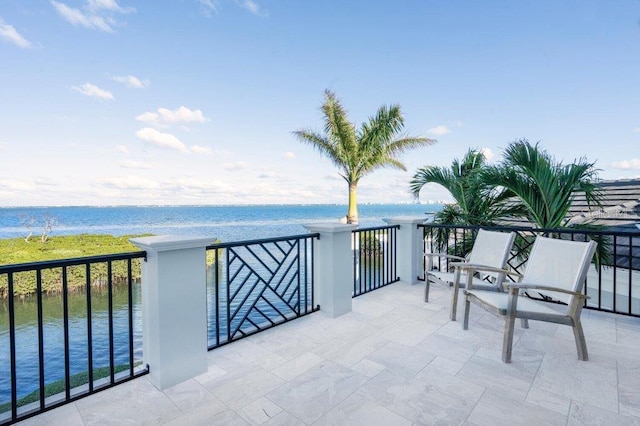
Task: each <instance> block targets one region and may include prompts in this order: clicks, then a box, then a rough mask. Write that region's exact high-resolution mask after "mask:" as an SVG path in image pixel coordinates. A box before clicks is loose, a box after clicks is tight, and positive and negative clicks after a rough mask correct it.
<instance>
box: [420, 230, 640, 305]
mask: <svg viewBox="0 0 640 426" xmlns="http://www.w3.org/2000/svg"><path fill="white" fill-rule="evenodd" d="M418 226H419V227H421V228H423V230H424V234H423V235H424V241H425V243H424V244H425V245H424V249H425V250H428V251H430V252H445V253H449V254H457V255H461V256H464V255H466V254H467V253H468V252H469V251H470V250H471V248H472V246H473V241H474V238H475V235H476V234H477V231H478V229H479V228H478V227H472V226H451V225H435V224H424V225H418ZM484 228H485V229H491V230H496V231H507V232H509V231H514V232H515V233H516V240H515V243H514V247H513V249H512V252H511V254H510V256H509V260H508V266H509V268H510V269H512V270H514V271H516V272H519V273H522V272H524V267H525V265H526V262H527V258H528V253H529V251H530V248H531V246H532V245H533V241H534V239H535V237H536V236H537V235H543V236H552V237H554V238H563V239H568V240H580V241H586V240H590V239H593V240H596V241H597V242H598V250H597V251H596V256H595V261H594V263H593V264H592V265H591V267H590V269H589V272H588V274H587V282H586V285H585V287H584V293H585V294H587V295H588V296H589V299H588V300H587V302H586V305H585V307H586V308H588V309H595V310H599V311H606V312H612V313H616V314H623V315H631V316H639V317H640V232H616V231H610V230H609V231H608V230H599V231H596V230H585V229H569V228H563V229H540V228H527V227H484ZM433 267H434V268H438V269H441V270H445V268H448V263H447V262H446V261H444V260H436V261H435V263H434V265H433Z"/></svg>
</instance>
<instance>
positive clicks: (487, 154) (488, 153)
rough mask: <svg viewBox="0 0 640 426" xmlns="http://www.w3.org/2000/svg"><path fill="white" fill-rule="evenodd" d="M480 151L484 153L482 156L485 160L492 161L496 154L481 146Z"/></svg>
mask: <svg viewBox="0 0 640 426" xmlns="http://www.w3.org/2000/svg"><path fill="white" fill-rule="evenodd" d="M480 152H481V153H482V155H484V158H486V160H487V161H492V160H493V159H494V158H495V156H496V154H495V153H494V152H493V151H491V149H489V148H482V149H481V150H480Z"/></svg>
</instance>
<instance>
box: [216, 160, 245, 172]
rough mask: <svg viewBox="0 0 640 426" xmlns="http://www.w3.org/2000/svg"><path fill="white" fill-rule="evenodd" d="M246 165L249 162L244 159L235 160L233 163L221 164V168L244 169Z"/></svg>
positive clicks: (230, 169)
mask: <svg viewBox="0 0 640 426" xmlns="http://www.w3.org/2000/svg"><path fill="white" fill-rule="evenodd" d="M247 167H249V164H248V163H247V162H246V161H236V162H235V163H223V164H222V168H223V169H225V170H229V171H233V170H245V169H246V168H247Z"/></svg>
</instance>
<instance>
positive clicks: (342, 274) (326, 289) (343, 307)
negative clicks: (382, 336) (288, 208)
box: [305, 223, 357, 318]
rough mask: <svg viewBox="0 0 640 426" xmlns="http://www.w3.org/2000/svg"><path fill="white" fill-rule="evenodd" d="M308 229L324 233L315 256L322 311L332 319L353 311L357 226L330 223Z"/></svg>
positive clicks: (314, 275)
mask: <svg viewBox="0 0 640 426" xmlns="http://www.w3.org/2000/svg"><path fill="white" fill-rule="evenodd" d="M305 228H307V230H308V231H309V232H318V233H319V234H320V239H319V240H318V241H317V242H315V253H314V259H313V262H314V270H313V280H314V298H315V300H316V301H317V303H318V304H319V305H320V311H321V312H323V313H324V314H325V315H328V316H330V317H331V318H336V317H339V316H340V315H344V314H346V313H347V312H351V297H352V296H351V293H352V291H353V282H354V277H353V251H352V249H351V241H352V236H351V231H353V230H354V229H356V228H357V225H345V224H340V223H328V224H313V225H305Z"/></svg>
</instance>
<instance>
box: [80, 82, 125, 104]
mask: <svg viewBox="0 0 640 426" xmlns="http://www.w3.org/2000/svg"><path fill="white" fill-rule="evenodd" d="M73 89H74V90H76V91H77V92H79V93H82V94H83V95H85V96H92V97H95V98H99V99H104V100H108V101H113V100H115V98H114V97H113V94H112V93H111V92H109V91H107V90H102V89H101V88H99V87H98V86H95V85H93V84H91V83H85V84H83V85H82V86H80V87H78V86H73Z"/></svg>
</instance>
